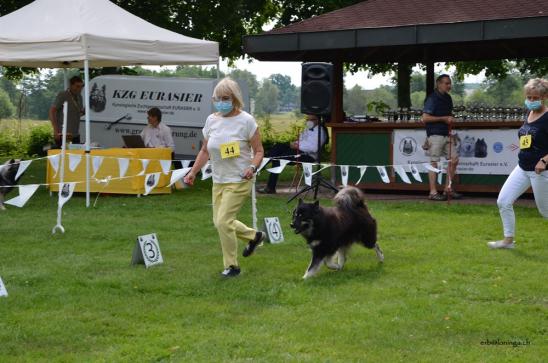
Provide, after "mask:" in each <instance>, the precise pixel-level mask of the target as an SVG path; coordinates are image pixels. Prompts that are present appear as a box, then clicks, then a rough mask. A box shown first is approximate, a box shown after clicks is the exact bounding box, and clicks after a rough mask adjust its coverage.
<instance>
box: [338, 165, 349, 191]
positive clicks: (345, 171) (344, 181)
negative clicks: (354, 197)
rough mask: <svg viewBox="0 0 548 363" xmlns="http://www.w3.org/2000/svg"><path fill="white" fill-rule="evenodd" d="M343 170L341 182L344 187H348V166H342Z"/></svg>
mask: <svg viewBox="0 0 548 363" xmlns="http://www.w3.org/2000/svg"><path fill="white" fill-rule="evenodd" d="M339 167H340V168H341V181H342V184H343V185H344V186H347V185H348V165H340V166H339Z"/></svg>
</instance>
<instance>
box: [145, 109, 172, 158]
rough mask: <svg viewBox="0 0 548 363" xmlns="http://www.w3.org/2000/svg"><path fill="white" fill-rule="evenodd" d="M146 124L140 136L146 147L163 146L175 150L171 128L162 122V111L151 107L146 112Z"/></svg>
mask: <svg viewBox="0 0 548 363" xmlns="http://www.w3.org/2000/svg"><path fill="white" fill-rule="evenodd" d="M147 115H148V118H147V120H148V125H147V126H145V128H144V129H143V131H141V138H142V139H143V142H144V143H145V146H146V147H165V148H170V149H171V150H172V151H175V142H173V136H171V129H170V128H169V126H167V125H164V124H163V123H161V122H162V111H160V109H159V108H157V107H153V108H151V109H150V110H148V112H147Z"/></svg>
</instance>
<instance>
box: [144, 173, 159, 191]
mask: <svg viewBox="0 0 548 363" xmlns="http://www.w3.org/2000/svg"><path fill="white" fill-rule="evenodd" d="M159 181H160V172H157V173H151V174H147V175H146V176H145V194H144V195H148V193H150V192H151V191H152V189H154V188H156V185H158V182H159Z"/></svg>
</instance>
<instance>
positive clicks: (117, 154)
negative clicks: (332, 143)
mask: <svg viewBox="0 0 548 363" xmlns="http://www.w3.org/2000/svg"><path fill="white" fill-rule="evenodd" d="M60 153H61V150H58V149H55V150H49V151H48V156H52V155H56V154H60ZM69 154H79V155H82V158H81V161H80V164H78V166H77V167H76V169H74V171H71V170H70V169H69ZM90 155H91V157H90V192H92V193H96V192H101V193H116V194H144V192H145V174H150V173H155V172H160V180H159V181H158V185H157V186H156V188H154V189H153V190H152V191H151V192H150V194H167V193H171V188H170V187H167V185H169V182H170V174H171V173H169V174H168V175H165V174H164V173H163V172H162V166H161V164H160V160H171V149H169V148H167V149H166V148H143V149H126V148H112V149H96V150H91V152H90ZM93 156H103V157H104V159H103V162H102V164H101V167H100V168H99V170H98V171H97V174H95V176H93V177H92V175H93V159H92V158H93ZM118 158H127V159H129V166H128V169H127V172H126V174H125V176H124V177H123V178H120V168H119V163H118ZM141 159H147V160H149V163H148V165H147V167H146V171H145V173H144V174H143V175H137V174H139V173H140V172H141V171H142V170H143V164H142V162H141ZM60 168H61V160H59V171H60ZM54 174H55V170H54V169H53V167H52V166H51V163H50V162H49V160H48V162H47V174H46V182H47V183H48V184H49V188H50V190H51V191H54V192H56V191H59V184H55V183H59V175H60V173H59V172H58V173H57V175H54ZM109 176H110V177H111V180H110V181H109V182H108V184H107V185H105V183H103V182H98V181H101V180H103V181H104V180H105V179H107V178H108V177H109ZM85 181H86V157H85V151H84V150H67V151H66V157H65V177H64V182H67V183H68V182H78V183H77V184H76V187H75V189H74V191H75V192H85V191H86V183H85Z"/></svg>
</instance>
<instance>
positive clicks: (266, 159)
mask: <svg viewBox="0 0 548 363" xmlns="http://www.w3.org/2000/svg"><path fill="white" fill-rule="evenodd" d="M269 161H270V158H263V160H262V161H261V165H259V167H258V168H257V172H259V171H261V170H263V168H264V166H265V165H266V164H268V162H269Z"/></svg>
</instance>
